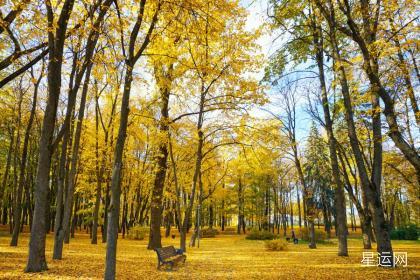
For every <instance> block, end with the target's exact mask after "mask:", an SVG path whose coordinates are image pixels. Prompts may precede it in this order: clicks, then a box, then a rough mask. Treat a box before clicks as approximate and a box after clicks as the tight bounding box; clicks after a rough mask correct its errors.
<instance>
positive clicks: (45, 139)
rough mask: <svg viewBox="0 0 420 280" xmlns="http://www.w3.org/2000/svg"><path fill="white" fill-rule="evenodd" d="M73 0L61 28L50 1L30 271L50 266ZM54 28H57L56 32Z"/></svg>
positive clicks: (64, 12) (64, 11) (65, 6)
mask: <svg viewBox="0 0 420 280" xmlns="http://www.w3.org/2000/svg"><path fill="white" fill-rule="evenodd" d="M73 4H74V0H66V1H65V2H64V4H63V8H62V11H61V14H60V17H59V19H58V22H57V29H55V28H54V27H53V26H54V23H53V21H54V19H53V11H52V7H51V6H50V5H49V4H48V2H47V4H46V6H47V16H48V27H49V28H50V31H49V33H48V45H49V51H50V53H49V54H50V55H49V61H48V97H47V106H46V109H45V114H44V120H43V122H42V130H41V139H40V143H39V160H38V167H37V173H36V182H35V191H34V198H35V208H34V218H33V225H32V228H31V238H30V241H29V256H28V263H27V265H26V269H25V271H26V272H40V271H42V270H46V269H48V267H47V262H46V259H45V233H46V230H47V227H46V215H45V214H46V211H47V208H48V192H49V172H50V167H51V157H52V153H53V147H52V142H53V141H52V140H53V134H54V126H55V121H56V114H57V106H58V99H59V96H60V89H61V68H62V61H63V48H64V40H65V34H66V30H67V23H68V19H69V17H70V14H71V12H72V10H73ZM53 30H55V34H54V33H53Z"/></svg>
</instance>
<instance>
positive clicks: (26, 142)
mask: <svg viewBox="0 0 420 280" xmlns="http://www.w3.org/2000/svg"><path fill="white" fill-rule="evenodd" d="M42 72H43V69H42V70H41V75H40V76H39V78H38V79H37V81H36V82H35V83H34V95H33V98H32V108H31V112H30V115H29V120H28V124H27V126H26V131H25V137H24V140H23V150H22V159H21V162H20V175H19V186H18V190H17V198H16V202H17V204H16V205H15V209H16V211H15V213H16V215H15V217H14V221H15V224H14V228H13V234H12V240H11V242H10V246H17V244H18V237H19V227H20V223H21V214H20V212H21V207H22V206H21V203H22V193H23V188H24V185H25V184H28V182H27V181H26V179H25V173H26V164H27V158H28V145H29V137H30V134H31V129H32V124H33V122H34V118H35V111H36V103H37V98H38V88H39V84H40V83H41V80H42ZM26 195H29V192H27V193H26ZM28 201H29V197H28V198H27V202H28ZM26 208H30V205H29V204H28V203H26ZM29 213H31V211H29Z"/></svg>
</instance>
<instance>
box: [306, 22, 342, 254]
mask: <svg viewBox="0 0 420 280" xmlns="http://www.w3.org/2000/svg"><path fill="white" fill-rule="evenodd" d="M314 25H315V27H314V45H315V47H316V50H317V51H316V61H317V65H318V71H319V81H320V84H321V95H322V97H321V99H322V108H323V111H324V120H325V129H326V131H327V135H328V148H329V153H330V160H331V171H332V177H333V179H334V184H335V187H336V189H335V196H334V198H335V200H334V201H335V210H336V214H337V220H336V222H337V228H336V234H337V237H338V255H339V256H348V250H347V215H346V202H345V195H344V187H343V182H342V181H341V178H340V169H339V166H338V159H337V145H336V140H335V137H334V129H333V121H332V118H331V115H330V108H329V102H328V94H327V87H326V83H325V72H324V46H323V41H322V33H321V32H322V31H321V28H320V27H318V26H316V24H315V23H314Z"/></svg>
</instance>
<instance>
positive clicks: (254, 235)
mask: <svg viewBox="0 0 420 280" xmlns="http://www.w3.org/2000/svg"><path fill="white" fill-rule="evenodd" d="M275 238H276V235H274V234H273V233H271V232H269V231H266V230H261V231H259V230H256V229H254V230H252V231H250V232H249V233H248V235H247V236H246V239H249V240H273V239H275Z"/></svg>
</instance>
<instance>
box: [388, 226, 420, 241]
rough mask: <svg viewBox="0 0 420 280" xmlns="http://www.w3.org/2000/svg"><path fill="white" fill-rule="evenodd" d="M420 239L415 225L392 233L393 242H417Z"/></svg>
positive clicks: (400, 228)
mask: <svg viewBox="0 0 420 280" xmlns="http://www.w3.org/2000/svg"><path fill="white" fill-rule="evenodd" d="M418 238H419V229H418V228H417V226H416V225H415V224H408V225H406V226H403V227H399V228H397V229H394V230H392V231H391V239H393V240H417V239H418Z"/></svg>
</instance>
